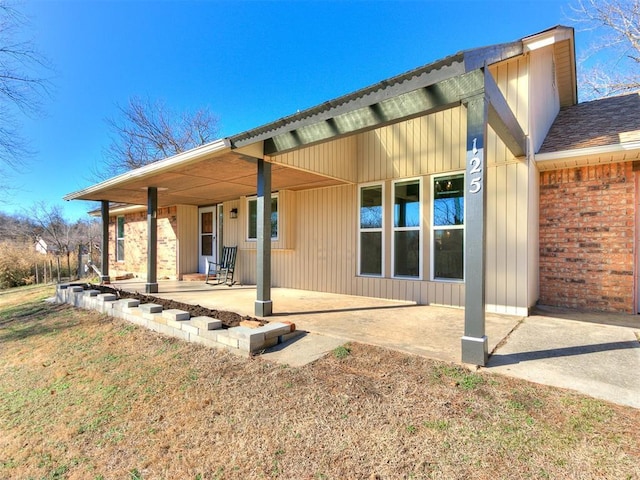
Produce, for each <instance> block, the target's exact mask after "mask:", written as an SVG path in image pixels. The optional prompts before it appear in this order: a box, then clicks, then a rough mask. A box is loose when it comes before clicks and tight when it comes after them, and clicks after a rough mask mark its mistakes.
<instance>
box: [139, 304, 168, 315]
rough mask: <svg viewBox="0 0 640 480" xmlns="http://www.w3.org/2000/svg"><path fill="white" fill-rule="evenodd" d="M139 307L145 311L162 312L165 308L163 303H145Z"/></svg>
mask: <svg viewBox="0 0 640 480" xmlns="http://www.w3.org/2000/svg"><path fill="white" fill-rule="evenodd" d="M138 307H139V308H140V311H142V312H143V313H160V312H162V310H163V308H162V305H158V304H157V303H143V304H142V305H139V306H138Z"/></svg>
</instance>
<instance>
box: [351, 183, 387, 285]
mask: <svg viewBox="0 0 640 480" xmlns="http://www.w3.org/2000/svg"><path fill="white" fill-rule="evenodd" d="M370 187H381V188H382V201H381V204H380V206H381V207H382V225H381V226H380V228H377V227H376V228H364V229H363V228H362V217H361V214H362V190H363V189H365V188H370ZM385 205H386V185H385V182H370V183H362V184H359V185H358V276H360V277H368V278H384V277H385V273H386V272H385V263H386V261H385V260H386V255H385V254H386V249H385V245H386V242H385V237H386V235H385V230H386V228H385V227H386V225H385V223H386V221H385V220H386V219H385V215H386V206H385ZM363 232H369V233H378V232H379V233H380V244H381V253H380V256H381V258H380V262H381V263H380V274H379V275H377V274H372V273H362V271H361V269H362V233H363Z"/></svg>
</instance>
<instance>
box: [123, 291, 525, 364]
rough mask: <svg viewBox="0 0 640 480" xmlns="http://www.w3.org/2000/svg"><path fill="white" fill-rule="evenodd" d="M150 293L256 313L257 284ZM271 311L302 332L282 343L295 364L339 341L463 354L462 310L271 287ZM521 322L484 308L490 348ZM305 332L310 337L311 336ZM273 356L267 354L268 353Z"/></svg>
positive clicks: (452, 358)
mask: <svg viewBox="0 0 640 480" xmlns="http://www.w3.org/2000/svg"><path fill="white" fill-rule="evenodd" d="M112 286H113V287H116V288H118V289H122V290H126V291H129V292H140V293H142V292H144V290H145V282H144V281H141V280H140V279H131V280H124V281H118V282H115V283H113V284H112ZM158 287H159V288H158V293H155V294H154V296H157V297H160V298H163V299H171V300H176V301H179V302H182V303H187V304H190V305H201V306H203V307H206V308H210V309H215V310H223V311H231V312H235V313H238V314H240V315H243V316H244V315H248V316H254V311H253V308H252V307H253V302H254V300H255V298H256V286H255V285H242V286H240V285H236V286H233V287H232V288H229V287H227V286H225V285H220V286H218V285H215V286H214V285H207V284H205V283H204V282H184V281H177V280H161V281H160V282H159V283H158ZM271 297H272V299H273V305H274V310H273V312H272V315H271V316H270V317H269V321H271V322H278V321H284V320H286V321H289V322H293V323H295V325H296V329H297V330H298V331H301V332H302V337H301V338H299V339H298V340H297V341H294V344H295V343H301V344H303V342H304V348H300V349H296V348H295V347H294V346H293V345H290V346H287V347H285V348H284V349H283V350H282V351H281V352H277V353H276V355H280V356H281V355H286V356H287V358H286V360H285V363H288V364H290V365H296V364H297V363H305V362H306V361H308V360H313V359H314V356H316V358H317V357H319V356H321V355H323V354H326V353H327V352H328V351H330V350H332V349H333V348H335V347H336V346H338V345H342V344H343V343H345V342H348V341H353V342H360V343H366V344H370V345H376V346H381V347H385V348H391V349H394V350H399V351H402V352H406V353H410V354H414V355H420V356H424V357H428V358H433V359H436V360H442V361H446V362H455V363H457V362H459V361H460V358H461V344H460V332H461V331H462V330H463V329H464V310H463V309H461V308H452V307H442V306H435V305H417V304H416V303H413V302H404V301H396V300H387V299H379V298H371V297H361V296H355V295H339V294H333V293H323V292H315V291H307V290H297V289H291V288H276V287H274V288H272V289H271ZM521 321H522V317H517V316H510V315H497V314H491V313H488V314H487V316H486V329H487V337H488V342H489V344H488V349H489V352H493V351H494V350H495V348H496V347H497V345H499V344H500V342H502V341H503V339H505V338H506V337H507V336H508V335H509V333H510V332H511V331H512V330H513V329H514V328H515V327H516V326H517V325H518V323H519V322H521ZM305 337H313V341H309V342H307V340H309V339H308V338H305ZM269 355H272V356H273V355H274V354H272V353H267V354H266V356H267V357H268V356H269Z"/></svg>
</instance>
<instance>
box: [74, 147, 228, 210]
mask: <svg viewBox="0 0 640 480" xmlns="http://www.w3.org/2000/svg"><path fill="white" fill-rule="evenodd" d="M230 147H231V144H230V142H229V140H228V139H226V138H223V139H221V140H216V141H214V142H211V143H208V144H206V145H202V146H201V147H196V148H193V149H191V150H187V151H186V152H182V153H179V154H178V155H174V156H173V157H169V158H165V159H164V160H159V161H157V162H154V163H150V164H149V165H145V166H144V167H140V168H136V169H135V170H130V171H128V172H125V173H123V174H121V175H118V176H116V177H112V178H110V179H108V180H105V181H104V182H100V183H97V184H95V185H92V186H90V187H88V188H85V189H83V190H78V191H76V192H73V193H69V194H68V195H65V196H64V197H63V198H64V200H93V198H84V197H87V196H88V195H95V194H96V193H99V192H100V191H102V190H108V189H109V188H113V187H120V186H123V185H126V183H127V182H129V181H131V180H139V179H140V178H141V177H145V176H148V175H157V174H159V173H164V172H166V171H169V170H171V169H173V168H175V167H177V166H184V165H188V164H190V163H193V162H197V161H199V160H201V159H203V158H204V157H206V156H209V155H212V154H219V153H221V152H224V151H225V150H227V151H230V149H231V148H230Z"/></svg>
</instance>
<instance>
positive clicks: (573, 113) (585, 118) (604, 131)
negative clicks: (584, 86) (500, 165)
mask: <svg viewBox="0 0 640 480" xmlns="http://www.w3.org/2000/svg"><path fill="white" fill-rule="evenodd" d="M634 141H640V92H637V93H631V94H628V95H622V96H618V97H609V98H602V99H599V100H593V101H590V102H585V103H579V104H577V105H572V106H570V107H564V108H562V109H560V113H558V116H557V117H556V119H555V121H554V122H553V125H552V126H551V128H550V129H549V133H548V134H547V137H546V138H545V140H544V142H543V143H542V147H540V151H539V152H538V153H549V152H560V151H564V150H576V149H581V148H590V147H602V146H608V145H618V144H621V143H626V142H634Z"/></svg>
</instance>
